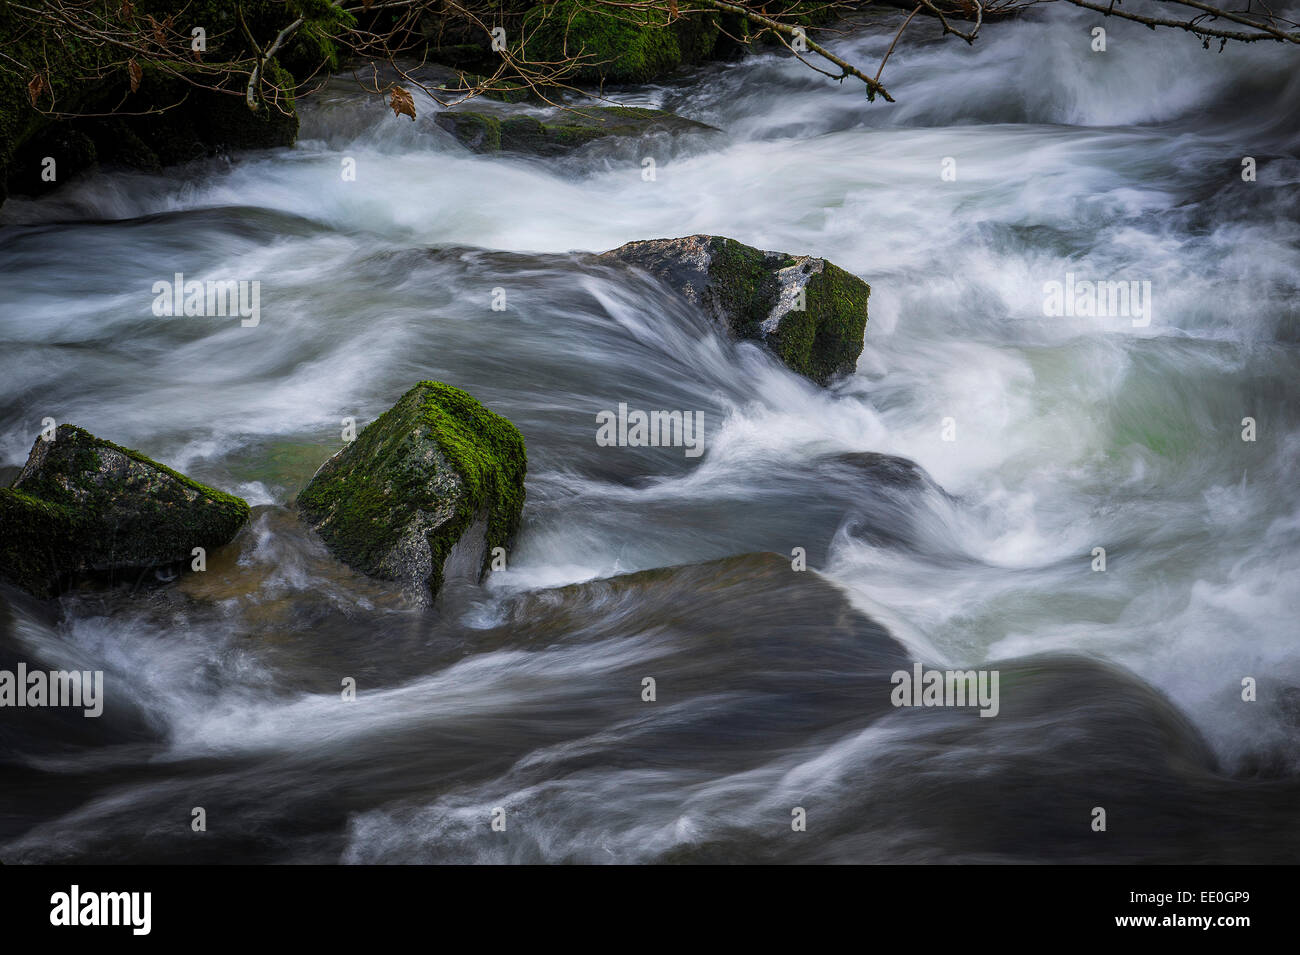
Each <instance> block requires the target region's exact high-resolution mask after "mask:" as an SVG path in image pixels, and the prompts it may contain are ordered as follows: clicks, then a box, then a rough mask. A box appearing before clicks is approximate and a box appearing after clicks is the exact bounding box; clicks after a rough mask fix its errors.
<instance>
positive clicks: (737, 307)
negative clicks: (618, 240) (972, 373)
mask: <svg viewBox="0 0 1300 955" xmlns="http://www.w3.org/2000/svg"><path fill="white" fill-rule="evenodd" d="M602 258H607V259H615V260H618V261H621V262H625V263H627V264H629V265H633V266H636V267H638V268H641V269H644V270H645V271H647V272H650V273H652V274H654V275H656V276H658V277H659V278H661V279H663V280H664V281H665V282H667V284H668V285H670V286H672V287H673V288H674V289H676V290H677V291H678V292H680V293H681V294H683V295H684V296H685V297H686V298H688V299H689V300H691V301H692V302H694V303H696V304H698V305H700V306H701V307H702V308H704V309H705V310H706V311H708V312H709V314H710V315H711V316H713V318H714V319H715V320H716V321H717V322H719V323H720V324H721V325H722V326H723V327H724V328H725V329H726V330H727V331H728V332H729V333H730V334H731V335H732V336H733V337H735V338H739V339H751V340H754V341H758V342H761V343H763V344H764V345H765V346H766V347H767V348H769V349H770V350H771V351H772V352H774V353H775V354H776V355H777V356H778V357H779V358H780V359H781V360H782V361H783V362H785V364H786V365H787V366H788V367H790V368H791V369H792V370H794V371H797V372H798V373H799V374H801V375H804V376H806V377H808V378H811V379H812V380H813V381H815V382H817V383H819V384H823V385H824V384H826V383H827V382H829V381H830V379H831V378H832V377H834V376H835V375H838V374H845V373H848V372H851V371H853V369H854V368H855V367H856V366H857V361H858V356H859V355H860V354H862V338H863V334H864V333H865V331H866V327H867V298H868V297H869V296H870V295H871V286H869V285H868V284H867V283H866V282H864V281H862V279H860V278H858V277H857V276H856V275H852V274H850V273H848V272H845V271H844V270H843V269H841V268H839V267H838V266H836V265H833V264H832V263H830V262H828V261H826V260H825V259H819V258H815V257H814V256H810V255H790V254H788V253H785V252H764V251H762V250H761V249H755V248H753V247H752V246H748V245H745V244H743V243H741V242H737V241H736V240H734V239H728V238H725V237H723V236H710V235H692V236H687V237H685V238H682V239H650V240H647V241H643V242H629V243H628V244H627V245H624V246H620V247H619V248H617V249H614V250H613V251H611V252H606V253H604V255H603V256H602Z"/></svg>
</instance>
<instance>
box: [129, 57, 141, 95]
mask: <svg viewBox="0 0 1300 955" xmlns="http://www.w3.org/2000/svg"><path fill="white" fill-rule="evenodd" d="M126 71H127V72H128V73H130V74H131V92H132V93H134V92H135V91H136V90H138V89H139V88H140V81H141V80H142V79H144V70H142V69H140V64H139V63H137V62H136V61H135V57H131V59H129V60H127V61H126Z"/></svg>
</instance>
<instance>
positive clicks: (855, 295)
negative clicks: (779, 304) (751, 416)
mask: <svg viewBox="0 0 1300 955" xmlns="http://www.w3.org/2000/svg"><path fill="white" fill-rule="evenodd" d="M870 295H871V286H869V285H868V284H867V283H866V282H864V281H862V279H860V278H858V277H857V276H856V275H851V274H850V273H848V272H845V271H844V270H843V269H841V268H839V267H838V266H835V265H832V264H831V263H830V262H826V263H825V264H824V265H823V267H822V271H821V272H819V273H818V274H816V275H814V276H812V278H810V279H809V280H808V284H807V285H806V286H805V287H804V298H805V303H806V305H807V308H806V309H805V310H804V311H802V312H797V311H791V312H788V313H786V315H785V316H784V317H783V318H782V320H781V323H780V325H779V326H778V327H777V329H776V331H775V332H773V333H772V334H771V335H770V336H769V337H768V345H769V347H771V348H772V350H773V351H775V352H776V353H777V354H778V355H779V356H781V360H782V361H784V362H785V363H786V364H787V365H788V366H790V367H791V368H793V369H794V370H795V371H797V372H799V373H800V374H801V375H806V376H807V377H809V378H811V379H812V380H813V381H816V382H818V383H820V384H825V383H826V382H828V381H829V380H830V379H831V378H832V377H834V376H835V375H837V374H842V373H845V372H849V371H852V370H853V368H854V367H855V366H856V365H857V360H858V355H860V354H861V353H862V336H863V334H864V333H865V332H866V328H867V299H868V297H869V296H870Z"/></svg>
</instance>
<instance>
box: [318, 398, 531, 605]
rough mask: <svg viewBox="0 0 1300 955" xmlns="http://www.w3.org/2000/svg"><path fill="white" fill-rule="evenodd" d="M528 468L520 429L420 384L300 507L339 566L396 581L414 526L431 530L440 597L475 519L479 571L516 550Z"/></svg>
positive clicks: (328, 469)
mask: <svg viewBox="0 0 1300 955" xmlns="http://www.w3.org/2000/svg"><path fill="white" fill-rule="evenodd" d="M430 441H432V443H433V445H434V446H436V448H437V450H438V452H439V455H440V457H441V460H439V459H438V457H439V455H431V454H430V452H429V443H430ZM527 467H528V459H527V453H526V451H525V447H524V440H523V436H522V435H520V433H519V431H518V429H516V428H515V426H514V425H513V424H511V423H510V422H509V421H507V420H506V419H505V418H502V417H501V416H499V415H497V414H494V413H493V412H491V411H489V410H488V409H487V408H484V407H483V405H481V404H480V403H479V402H478V401H477V400H476V399H474V398H473V397H472V396H470V395H468V394H466V393H465V392H463V391H461V390H459V389H457V388H453V387H451V386H450V385H445V384H442V383H441V382H436V381H422V382H420V383H419V384H417V385H416V386H415V387H414V388H412V389H411V390H410V391H408V392H407V393H406V394H404V395H403V396H402V397H401V399H400V400H399V401H398V402H397V404H395V405H394V406H393V407H392V408H390V409H389V410H388V411H386V412H384V413H383V414H382V415H380V416H379V417H378V418H377V419H375V421H373V422H372V423H371V424H370V425H368V426H367V427H366V428H365V429H364V430H363V431H362V432H361V434H359V435H357V438H356V440H355V441H354V442H352V444H350V445H349V446H348V447H347V448H346V449H344V451H343V452H342V453H340V454H339V455H337V456H336V457H334V458H331V459H330V460H329V461H327V462H326V463H325V465H324V466H322V468H321V470H320V472H319V473H318V474H317V475H316V476H315V477H314V478H313V479H312V481H311V483H310V484H308V486H307V487H306V488H305V489H304V490H303V492H302V493H301V494H300V495H299V496H298V507H299V509H300V510H301V512H302V514H303V516H304V517H306V518H307V519H308V520H309V521H311V522H313V523H314V524H317V525H318V530H319V531H320V533H321V536H322V537H323V538H324V539H325V540H326V542H327V543H328V544H329V545H330V548H331V550H332V551H334V553H335V555H336V556H338V557H339V558H340V559H341V560H343V561H344V562H345V563H347V564H349V565H350V566H352V567H354V568H355V569H357V570H359V571H361V572H362V573H366V574H371V575H372V576H379V577H387V578H390V579H391V578H392V577H393V576H394V575H395V572H396V571H395V568H394V566H393V558H392V555H393V554H394V552H395V551H397V550H398V549H399V548H400V547H401V546H402V544H403V541H404V538H405V537H406V536H407V535H408V534H409V533H410V530H411V528H413V527H424V528H425V538H426V540H427V542H428V545H429V550H430V554H431V557H432V567H431V577H430V579H429V587H430V589H431V591H432V592H433V593H434V594H436V593H437V592H438V591H439V590H440V589H441V587H442V584H443V564H444V562H445V561H446V559H447V556H448V555H449V554H450V553H451V550H452V548H453V547H454V546H455V545H456V543H457V541H459V540H460V539H461V537H462V536H463V535H464V534H465V532H466V531H467V530H468V529H469V528H470V526H471V525H472V524H473V522H474V521H475V519H476V518H478V517H480V516H486V518H487V532H486V542H487V552H486V554H485V557H484V563H483V567H482V568H481V569H482V570H484V571H485V570H486V569H487V566H488V560H489V559H490V555H491V550H492V548H494V547H506V546H508V545H509V542H510V540H511V539H512V538H513V536H514V534H515V532H516V530H517V529H518V527H519V520H520V515H521V514H522V511H523V504H524V475H525V473H526V471H527ZM426 519H428V520H426ZM422 521H425V523H422ZM430 525H431V526H430Z"/></svg>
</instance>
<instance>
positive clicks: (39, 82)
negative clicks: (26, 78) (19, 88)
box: [27, 73, 45, 106]
mask: <svg viewBox="0 0 1300 955" xmlns="http://www.w3.org/2000/svg"><path fill="white" fill-rule="evenodd" d="M44 92H45V74H44V73H37V74H36V75H34V76H33V77H32V78H31V81H30V82H29V83H28V84H27V98H28V99H29V100H31V101H32V105H33V106H35V105H36V101H37V100H39V99H40V98H41V94H42V93H44Z"/></svg>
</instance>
